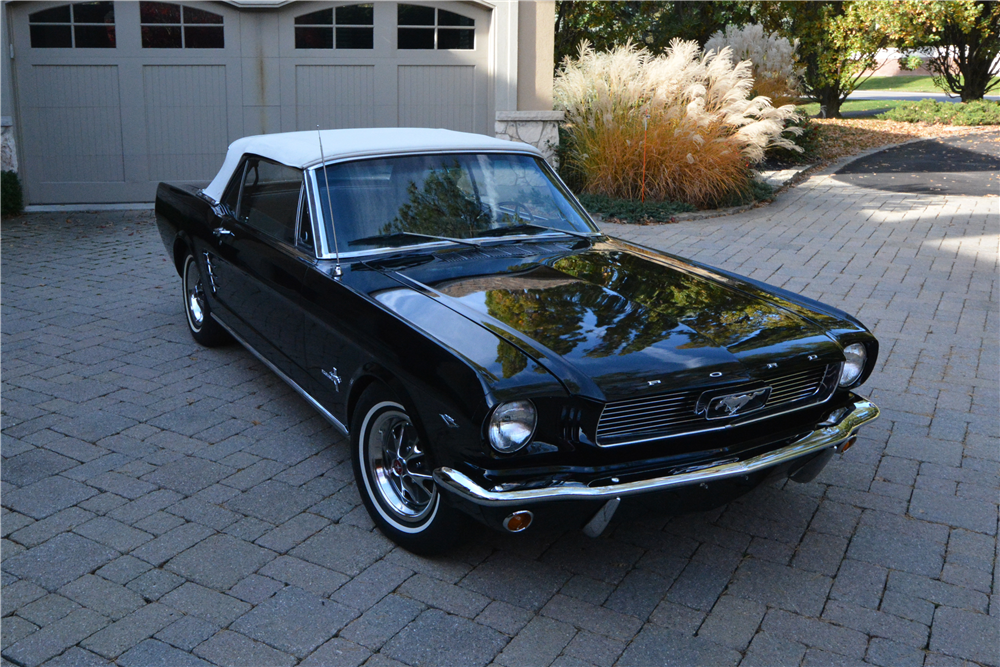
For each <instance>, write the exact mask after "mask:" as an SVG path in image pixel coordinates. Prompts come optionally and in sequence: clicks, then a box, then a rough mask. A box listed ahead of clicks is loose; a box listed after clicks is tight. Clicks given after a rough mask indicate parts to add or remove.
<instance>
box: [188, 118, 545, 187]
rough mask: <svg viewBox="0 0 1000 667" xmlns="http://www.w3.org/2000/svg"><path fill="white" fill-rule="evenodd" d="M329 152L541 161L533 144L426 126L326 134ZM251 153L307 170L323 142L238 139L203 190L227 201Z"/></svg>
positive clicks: (294, 135) (295, 136) (302, 137)
mask: <svg viewBox="0 0 1000 667" xmlns="http://www.w3.org/2000/svg"><path fill="white" fill-rule="evenodd" d="M322 137H323V153H324V155H325V157H326V161H327V162H330V161H332V160H341V159H344V158H353V157H369V156H377V155H389V154H395V153H423V152H430V151H433V152H436V153H437V152H448V151H462V152H467V151H512V150H514V151H519V152H528V153H534V154H535V155H538V156H541V153H540V152H539V150H538V149H537V148H535V147H534V146H531V145H529V144H522V143H517V142H511V141H507V140H504V139H494V138H492V137H487V136H486V135H483V134H470V133H468V132H454V131H452V130H432V129H427V128H422V127H416V128H415V127H379V128H370V129H356V130H322ZM246 153H252V154H254V155H260V156H261V157H266V158H269V159H271V160H274V161H275V162H280V163H281V164H285V165H288V166H289V167H295V168H297V169H304V168H306V167H312V166H314V165H318V164H320V162H321V161H322V160H321V158H320V151H319V137H317V135H316V131H314V130H308V131H305V132H280V133H277V134H259V135H256V136H253V137H243V138H242V139H237V140H236V141H234V142H233V143H231V144H230V145H229V152H228V153H226V161H225V162H223V163H222V169H220V170H219V173H218V174H217V175H216V176H215V178H214V179H213V180H212V182H211V183H209V185H208V187H207V188H205V189H204V190H202V192H204V194H205V195H206V196H208V197H209V198H211V199H212V200H213V201H216V202H218V201H220V200H221V199H222V191H223V190H224V189H225V187H226V184H227V183H229V179H230V178H232V176H233V172H234V171H236V167H238V166H239V164H240V158H242V157H243V155H244V154H246Z"/></svg>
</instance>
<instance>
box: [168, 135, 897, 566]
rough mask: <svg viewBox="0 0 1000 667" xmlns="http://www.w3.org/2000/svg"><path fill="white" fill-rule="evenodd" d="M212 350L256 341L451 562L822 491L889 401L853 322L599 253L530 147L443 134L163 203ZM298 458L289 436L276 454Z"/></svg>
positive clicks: (389, 531) (178, 193) (348, 139)
mask: <svg viewBox="0 0 1000 667" xmlns="http://www.w3.org/2000/svg"><path fill="white" fill-rule="evenodd" d="M156 219H157V223H158V226H159V230H160V234H161V235H162V237H163V241H164V243H165V245H166V248H167V252H168V253H169V254H170V256H171V257H172V259H173V260H174V263H175V265H176V267H177V271H178V273H179V274H180V277H181V284H182V287H183V295H184V310H185V313H186V316H187V323H188V326H189V328H190V330H191V335H192V336H194V338H195V340H197V341H198V342H199V343H201V344H204V345H216V344H219V343H222V342H225V341H227V340H229V339H230V338H235V339H236V340H238V341H239V342H240V343H242V344H243V345H245V346H246V347H247V348H248V349H249V350H250V351H251V352H253V353H254V354H255V355H257V356H258V357H259V358H260V359H261V360H262V361H263V362H264V363H265V364H267V365H268V366H269V367H270V368H271V369H272V370H273V371H274V372H275V373H277V374H278V375H279V376H281V378H282V379H283V380H285V381H286V382H288V383H289V384H290V385H291V386H292V387H293V388H294V389H295V390H296V391H297V392H298V393H299V394H301V395H302V397H303V398H304V399H305V400H306V401H308V402H309V403H310V404H311V405H312V406H313V407H314V408H315V409H316V410H318V411H319V412H320V413H321V414H322V415H323V416H324V417H325V418H326V419H328V420H329V421H330V422H331V423H332V424H333V425H334V426H335V427H336V428H337V429H338V430H340V431H341V432H343V433H344V434H349V435H350V442H351V449H352V456H353V462H354V472H355V476H356V479H357V486H358V490H359V492H360V494H361V497H362V499H363V501H364V503H365V506H366V507H367V509H368V511H369V513H370V514H371V516H372V518H373V520H374V521H375V522H376V524H378V526H379V527H380V529H381V530H382V531H383V532H384V533H385V534H386V535H388V536H389V537H391V538H392V539H393V540H395V541H396V542H398V543H399V544H401V545H402V546H404V547H406V548H408V549H411V550H414V551H422V552H428V551H435V550H440V549H443V548H446V547H447V546H448V545H449V544H451V543H452V542H453V541H454V539H455V538H456V537H457V536H459V535H460V534H461V532H462V530H461V524H462V522H463V521H465V520H466V519H467V517H469V516H472V517H474V518H476V519H479V520H480V521H482V522H484V523H486V524H487V525H490V526H493V527H495V528H499V529H503V530H507V531H511V532H520V531H523V530H525V529H528V528H529V526H532V525H537V524H544V523H546V522H549V523H554V522H558V523H559V524H560V525H563V526H565V525H570V523H569V522H575V524H576V525H577V526H581V527H583V529H584V531H585V532H586V533H588V534H590V535H598V534H600V532H601V531H602V530H603V529H604V527H605V526H606V525H607V523H608V521H610V519H611V517H612V515H613V514H614V512H615V510H616V508H617V507H618V505H619V502H620V501H621V500H622V499H625V498H629V497H633V496H645V497H646V498H647V499H648V500H651V501H652V502H660V501H661V500H662V501H663V502H666V501H667V500H669V499H670V497H671V496H677V495H678V494H680V493H698V494H701V496H703V497H706V498H709V499H711V498H716V499H717V500H718V501H719V502H723V501H724V500H726V499H728V498H730V497H732V495H733V490H734V489H736V490H737V491H739V490H748V489H750V488H752V486H753V485H754V484H756V483H758V482H759V481H761V480H762V479H763V478H764V477H766V476H767V475H770V474H775V473H780V474H787V475H789V476H791V477H792V479H795V480H797V481H808V480H811V479H812V478H813V477H815V476H816V475H817V474H818V473H819V471H820V470H821V469H822V468H823V466H825V465H826V463H827V462H828V461H829V460H830V458H831V457H832V456H833V454H834V452H837V451H843V450H844V449H845V448H846V447H848V446H850V445H851V444H853V442H854V440H855V438H856V433H857V430H858V428H859V427H861V426H862V425H863V424H865V423H867V422H869V421H871V420H873V419H875V418H876V417H877V416H878V408H876V407H875V406H874V405H873V404H872V403H871V402H869V401H867V400H865V399H864V398H861V397H859V396H857V395H855V394H853V393H852V391H851V390H852V389H854V388H856V387H858V386H859V385H860V384H861V383H862V382H864V381H865V379H866V378H867V377H868V375H869V374H870V373H871V371H872V367H873V366H874V364H875V359H876V355H877V353H878V343H877V341H876V340H875V338H874V336H872V334H871V333H870V332H869V331H868V330H867V329H865V327H864V326H863V325H862V324H861V323H860V322H858V321H857V320H856V319H854V318H853V317H851V316H850V315H848V314H846V313H844V312H841V311H839V310H837V309H835V308H831V307H830V306H826V305H824V304H821V303H818V302H816V301H813V300H811V299H807V298H804V297H801V296H797V295H795V294H791V293H789V292H787V291H784V290H781V289H777V288H774V287H770V286H768V285H765V284H762V283H759V282H756V281H754V280H750V279H747V278H743V277H740V276H737V275H734V274H731V273H728V272H726V271H722V270H719V269H715V268H712V267H709V266H705V265H702V264H698V263H696V262H691V261H688V260H684V259H681V258H679V257H675V256H673V255H669V254H664V253H661V252H657V251H653V250H650V249H648V248H643V247H641V246H637V245H633V244H630V243H625V242H623V241H619V240H615V239H613V238H609V237H607V236H605V235H604V234H602V233H601V232H600V231H599V230H598V229H597V227H596V226H595V225H594V224H593V222H592V221H591V220H590V218H589V217H588V215H587V213H586V212H585V211H584V210H583V209H582V208H581V207H580V205H579V203H577V201H576V200H575V199H574V197H573V196H572V194H570V193H569V191H568V190H567V189H566V188H565V186H564V185H563V184H562V183H561V182H560V180H559V179H558V177H557V176H556V175H555V174H554V173H553V172H552V170H551V169H550V168H549V166H548V165H547V164H546V163H545V162H544V160H542V158H541V156H540V155H539V153H538V151H536V150H535V149H534V148H532V147H530V146H526V145H523V144H518V143H512V142H508V141H500V140H496V139H491V138H488V137H484V136H480V135H472V134H462V133H457V132H449V131H445V130H423V129H377V130H329V131H323V132H322V133H319V132H295V133H287V134H272V135H265V136H259V137H248V138H245V139H240V140H238V141H236V142H235V143H233V145H232V146H231V147H230V149H229V154H228V157H227V158H226V161H225V163H224V165H223V167H222V169H221V171H220V172H219V174H218V176H217V177H216V178H215V180H214V181H212V183H211V184H210V185H209V186H208V187H206V188H204V189H200V188H195V187H191V186H182V185H169V184H161V185H160V187H159V190H158V192H157V196H156ZM274 446H275V447H281V443H280V442H275V443H274Z"/></svg>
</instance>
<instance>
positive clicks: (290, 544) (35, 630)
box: [2, 174, 1000, 667]
mask: <svg viewBox="0 0 1000 667" xmlns="http://www.w3.org/2000/svg"><path fill="white" fill-rule="evenodd" d="M998 215H1000V213H998V199H997V198H996V197H987V198H974V197H928V196H911V195H905V194H898V193H895V194H894V193H886V192H880V191H877V190H871V189H865V188H858V187H853V186H849V185H845V184H843V183H839V182H837V181H836V180H835V179H834V178H832V177H831V176H829V175H822V174H821V175H818V176H814V177H812V178H810V179H809V180H807V181H806V182H804V183H803V184H801V185H799V186H798V187H796V188H794V189H792V190H790V191H788V192H787V193H785V194H783V195H782V196H780V197H779V199H778V200H777V201H776V202H775V203H773V204H771V205H769V206H766V207H763V208H759V209H756V210H753V211H749V212H747V213H743V214H740V215H735V216H732V217H725V218H716V219H711V220H703V221H695V222H686V223H678V224H671V225H659V226H645V227H618V226H614V225H607V230H608V231H610V232H611V233H613V234H616V235H620V236H621V237H624V238H628V239H631V240H634V241H637V242H640V243H643V244H647V245H650V246H654V247H657V248H660V249H664V250H667V251H669V252H674V253H676V254H679V255H682V256H687V257H691V258H694V259H697V260H700V261H704V262H707V263H709V264H714V265H718V266H721V267H724V268H726V269H730V270H733V271H737V272H740V273H743V274H747V275H750V276H752V277H754V278H759V279H761V280H764V281H767V282H770V283H772V284H774V285H778V286H781V287H784V288H787V289H790V290H793V291H795V292H800V293H803V294H806V295H808V296H810V297H814V298H817V299H820V300H822V301H825V302H827V303H830V304H833V305H836V306H839V307H841V308H844V309H845V310H847V311H849V312H851V313H855V314H857V315H858V316H859V317H860V319H861V320H862V321H864V322H865V323H866V324H867V325H868V326H870V327H873V328H874V330H875V331H876V333H877V335H878V337H879V339H880V341H881V345H882V349H881V354H880V358H879V363H878V368H877V370H876V371H875V373H874V375H873V376H872V378H871V380H870V381H869V382H868V383H867V385H866V386H865V387H864V388H863V390H862V391H861V393H862V394H865V395H868V396H870V397H871V398H872V399H873V400H874V401H875V402H876V403H877V404H878V405H879V406H880V407H881V408H882V410H883V413H882V418H881V419H880V420H879V421H878V422H876V423H875V424H874V425H873V426H869V427H867V428H865V429H864V430H863V431H862V434H861V437H860V439H859V441H858V443H857V444H856V445H854V447H853V448H851V449H850V450H849V451H847V452H846V453H845V454H843V455H837V456H835V457H834V460H833V461H832V462H831V463H830V465H829V466H828V467H827V469H826V470H825V471H824V473H823V474H822V475H821V476H820V477H819V478H818V479H817V480H816V481H814V482H812V483H809V484H795V483H792V482H787V481H786V480H774V481H771V482H769V483H767V484H765V485H763V486H762V487H760V488H758V489H757V490H755V491H754V492H752V493H750V494H749V495H747V496H744V497H743V498H740V499H739V500H736V501H734V502H731V503H730V504H729V505H727V506H725V507H723V508H721V509H717V510H714V511H710V512H701V513H694V514H684V515H674V516H671V515H669V514H663V513H652V512H646V511H639V510H631V511H629V512H621V513H619V516H618V517H616V519H615V521H614V522H613V523H612V525H611V526H610V528H609V529H608V531H607V532H606V533H605V534H604V535H603V536H602V537H600V538H598V539H590V538H587V537H584V536H583V535H582V534H581V533H579V532H576V531H571V532H567V533H564V534H561V535H555V534H549V535H543V534H538V535H531V534H530V531H529V534H527V535H525V536H523V537H512V536H505V535H501V534H497V533H492V532H489V531H487V530H485V529H482V530H480V531H477V532H475V534H474V535H473V537H472V539H471V540H470V541H469V543H468V544H467V545H465V546H464V547H462V548H460V549H459V550H457V551H456V552H455V553H453V554H451V555H450V556H447V557H441V558H434V559H427V558H419V557H415V556H413V555H411V554H409V553H407V552H405V551H403V550H401V549H399V548H395V547H394V546H393V545H392V544H391V543H390V542H389V541H388V540H386V539H385V538H384V537H382V535H381V534H380V533H379V532H378V531H377V530H375V529H374V527H373V525H372V523H371V521H370V520H369V518H368V516H367V514H366V513H365V511H364V508H363V507H362V506H361V504H360V499H359V497H358V493H357V490H356V488H355V486H354V483H353V481H352V474H351V468H350V459H349V453H348V452H349V450H348V446H347V444H346V442H345V441H344V440H343V439H342V438H340V437H338V436H337V435H336V434H335V433H334V432H333V431H332V430H331V428H330V427H329V426H328V425H327V424H326V423H325V422H324V421H323V419H322V418H321V417H319V416H318V415H317V414H316V413H315V412H314V411H312V410H311V409H310V408H309V407H308V405H306V403H305V402H304V401H302V400H301V399H300V398H299V397H298V396H297V395H295V394H294V393H293V392H292V391H291V390H290V389H289V388H288V387H286V386H285V385H284V384H283V383H282V382H281V380H279V379H278V378H277V377H276V376H275V375H273V374H272V373H271V372H270V371H268V370H267V369H266V368H265V367H264V366H263V365H262V364H260V363H259V362H258V361H257V360H256V359H255V358H254V357H252V356H251V355H250V354H249V353H248V352H247V351H245V350H244V349H243V348H241V347H239V346H236V345H234V346H230V347H224V348H221V349H214V350H207V349H202V348H200V347H198V346H197V345H196V344H195V343H194V342H193V341H192V340H191V338H190V336H189V335H188V332H187V331H186V329H185V323H184V316H183V311H182V307H181V298H180V288H179V280H178V278H177V276H176V273H175V272H174V268H173V266H172V265H171V264H170V263H169V262H168V261H167V260H166V255H165V253H164V250H163V247H162V245H161V242H160V238H159V235H158V234H157V232H156V229H155V226H154V224H153V222H152V216H151V214H150V212H137V211H129V212H109V213H94V214H84V213H69V214H67V213H62V214H32V215H27V216H24V217H22V218H16V219H11V220H7V221H4V224H3V246H2V250H3V283H2V286H3V291H2V316H3V320H2V332H3V339H2V344H3V377H2V381H3V394H2V399H3V404H2V408H3V423H2V428H3V431H2V432H3V443H2V456H3V464H2V480H3V482H2V484H3V486H2V503H3V516H2V530H3V543H2V557H3V561H2V570H3V578H2V613H3V621H2V627H3V633H2V634H3V649H2V655H3V658H4V663H3V664H4V665H8V664H16V665H25V666H28V667H35V666H36V665H40V664H47V665H104V664H109V663H116V664H119V665H123V666H124V667H133V666H143V665H177V666H182V665H204V664H210V663H212V664H218V665H295V664H302V665H349V666H353V665H360V664H367V665H378V666H385V665H397V664H400V663H402V664H406V665H413V666H420V667H423V666H431V667H432V666H435V665H441V666H456V665H457V666H472V665H486V664H489V663H494V664H497V665H504V666H507V667H523V666H531V665H540V666H544V665H558V666H560V667H572V666H584V665H595V666H599V667H602V666H606V665H620V666H622V667H626V666H635V665H694V664H705V665H722V666H725V665H742V666H744V667H750V666H751V665H764V666H774V665H800V664H801V665H821V664H835V665H861V664H873V665H884V666H890V665H928V666H930V665H933V666H935V667H950V666H952V665H955V666H958V665H966V664H969V663H978V664H985V665H997V664H998V662H1000V658H998V653H1000V649H998V646H1000V637H998V619H1000V597H998V593H1000V587H998V583H1000V579H998V575H997V568H996V560H997V539H996V537H997V501H998V483H997V480H998V475H997V473H998V458H1000V457H998V451H1000V447H998V437H997V436H998V433H997V431H998V428H997V414H998V387H997V378H998V362H997V340H998V305H997V302H998V294H997V269H998V267H997V262H998V234H997V232H998V228H997V226H998Z"/></svg>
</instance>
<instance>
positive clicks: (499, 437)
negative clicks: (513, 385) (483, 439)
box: [490, 401, 535, 454]
mask: <svg viewBox="0 0 1000 667" xmlns="http://www.w3.org/2000/svg"><path fill="white" fill-rule="evenodd" d="M534 432H535V405H534V404H533V403H532V402H531V401H511V402H510V403H503V404H502V405H500V406H499V407H497V409H496V410H494V411H493V416H492V417H490V444H491V445H493V449H495V450H497V451H498V452H503V453H504V454H510V453H511V452H516V451H517V450H519V449H521V448H522V447H524V446H525V445H526V444H528V441H529V440H531V435H532V434H533V433H534Z"/></svg>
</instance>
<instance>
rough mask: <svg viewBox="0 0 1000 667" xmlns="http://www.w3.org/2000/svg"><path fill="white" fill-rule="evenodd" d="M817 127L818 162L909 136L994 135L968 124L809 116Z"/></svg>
mask: <svg viewBox="0 0 1000 667" xmlns="http://www.w3.org/2000/svg"><path fill="white" fill-rule="evenodd" d="M812 122H813V123H816V124H817V125H819V126H820V132H819V136H818V137H817V141H816V143H817V151H816V156H817V158H819V161H820V162H821V163H826V162H829V161H831V160H836V159H838V158H842V157H846V156H849V155H856V154H858V153H861V152H863V151H867V150H871V149H872V148H879V147H880V146H891V145H892V144H899V143H902V142H904V141H909V140H910V139H921V138H924V139H930V138H934V137H944V136H952V135H956V134H990V133H993V134H996V135H997V136H998V137H1000V132H998V130H997V128H995V127H990V126H986V127H968V126H961V125H941V124H932V123H902V122H896V121H891V120H877V119H874V118H813V119H812Z"/></svg>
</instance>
